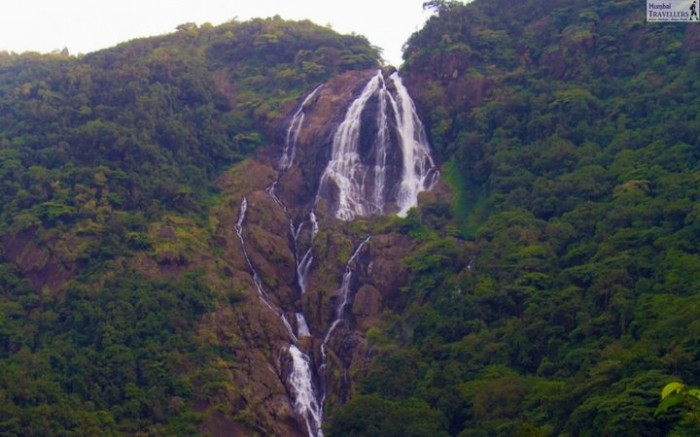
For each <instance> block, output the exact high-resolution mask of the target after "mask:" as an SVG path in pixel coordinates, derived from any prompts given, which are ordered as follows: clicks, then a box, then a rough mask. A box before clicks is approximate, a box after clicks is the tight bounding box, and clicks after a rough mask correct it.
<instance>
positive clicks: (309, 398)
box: [289, 345, 323, 437]
mask: <svg viewBox="0 0 700 437" xmlns="http://www.w3.org/2000/svg"><path fill="white" fill-rule="evenodd" d="M289 354H290V355H291V356H292V374H291V375H289V382H290V383H291V384H292V387H293V389H294V397H295V399H294V409H295V410H296V411H297V412H298V413H300V414H301V415H302V416H303V417H304V421H305V422H306V429H307V430H308V432H309V436H310V437H323V431H322V430H321V423H322V421H323V415H322V413H323V411H322V405H321V404H320V403H319V402H318V399H317V395H316V392H315V391H314V387H313V374H312V372H311V365H310V363H309V357H308V356H307V355H306V354H304V353H303V352H302V351H300V350H299V348H298V347H296V346H295V345H291V346H289Z"/></svg>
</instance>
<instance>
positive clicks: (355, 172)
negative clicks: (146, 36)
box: [235, 71, 438, 437]
mask: <svg viewBox="0 0 700 437" xmlns="http://www.w3.org/2000/svg"><path fill="white" fill-rule="evenodd" d="M322 89H323V85H322V86H319V87H317V88H316V89H315V90H313V92H311V93H310V94H309V95H308V96H306V97H305V99H304V100H303V101H302V103H301V104H300V106H299V108H298V109H297V111H296V112H295V113H294V114H293V116H292V118H291V121H290V124H289V127H288V129H287V131H286V136H285V144H284V149H283V153H282V156H281V158H280V160H279V162H278V164H277V167H278V170H279V174H278V177H277V179H276V180H275V181H274V182H272V184H270V185H269V186H268V187H267V189H266V192H267V194H268V195H269V196H270V197H271V198H272V200H273V201H274V204H275V205H277V207H279V208H281V209H282V211H283V212H284V214H285V216H286V217H287V220H288V223H289V226H288V241H289V242H290V248H291V250H292V252H293V254H294V262H295V268H296V270H295V282H296V294H297V296H296V302H297V303H295V304H294V305H293V306H294V307H291V308H288V307H285V308H281V307H280V306H278V305H277V304H275V303H274V300H273V299H271V297H270V294H269V293H268V291H267V290H265V287H264V282H263V280H262V279H261V278H260V276H259V274H258V270H257V269H256V266H255V265H254V263H253V262H252V260H251V257H250V256H249V253H248V250H247V247H246V240H245V232H244V224H245V220H246V212H247V208H248V199H247V198H246V197H243V198H242V200H241V205H240V214H239V218H238V222H237V223H236V225H235V228H236V233H237V235H238V238H239V240H240V244H241V250H242V251H243V254H244V258H245V261H246V263H247V266H248V268H249V270H250V272H251V275H252V277H253V282H254V284H255V287H256V289H257V291H258V295H259V297H260V299H261V301H262V302H263V303H264V305H265V306H266V307H267V308H268V309H269V310H270V311H273V312H274V313H275V314H276V315H277V316H278V317H279V318H280V320H281V321H282V323H283V325H284V326H285V329H286V330H287V332H288V341H289V345H288V346H287V347H286V348H285V350H284V352H285V353H286V354H288V356H289V359H290V361H291V371H290V373H289V374H288V375H280V377H281V378H282V380H283V381H287V384H288V387H289V390H290V395H291V397H292V398H293V405H294V409H295V411H296V413H297V414H298V415H299V416H301V417H302V418H303V420H304V422H305V425H306V429H307V432H308V435H309V436H310V437H322V436H323V431H322V424H323V407H324V404H325V401H326V397H327V387H326V371H327V367H328V356H329V351H330V350H331V347H332V346H331V344H332V340H333V338H334V335H335V334H336V332H337V331H338V328H339V326H341V325H343V324H346V326H349V324H350V323H352V320H351V318H350V317H349V316H350V314H349V308H350V307H351V306H352V303H353V299H354V293H355V291H356V284H353V275H354V274H355V272H356V269H357V268H358V266H359V265H360V263H361V255H362V254H363V250H365V248H367V247H368V246H369V245H370V242H371V237H366V238H364V239H362V240H356V242H355V247H354V249H353V251H352V254H351V255H350V257H349V258H348V259H347V262H346V264H345V269H344V271H342V272H338V275H339V280H340V285H339V287H338V288H337V289H336V291H335V293H334V302H335V303H334V311H333V313H332V314H333V316H332V317H333V318H332V320H329V321H327V325H326V327H325V328H324V327H320V326H316V325H317V324H318V323H316V325H312V326H311V328H310V327H309V324H308V323H307V320H306V311H305V308H303V303H299V302H304V301H303V300H302V299H301V298H302V297H303V296H304V295H305V294H306V293H307V287H308V286H309V284H308V278H309V274H310V272H311V269H312V267H313V265H314V244H315V240H316V237H317V236H318V234H319V229H320V224H319V221H318V218H317V211H316V205H317V203H318V202H319V201H320V200H321V199H324V200H326V201H328V199H330V200H329V201H328V204H329V205H330V210H329V211H327V212H330V213H331V214H332V215H333V216H335V218H337V219H340V220H343V221H350V220H353V219H354V218H356V217H359V216H367V215H373V214H398V215H400V216H405V215H406V214H407V212H408V210H409V209H410V208H411V207H414V206H416V204H417V196H418V193H420V192H421V191H425V190H430V189H431V188H432V186H433V185H434V183H435V182H436V181H437V178H438V172H437V170H436V168H435V165H434V163H433V160H432V158H431V156H430V149H429V146H428V143H427V139H426V135H425V131H424V128H423V126H422V124H421V122H420V120H419V118H418V116H417V114H416V110H415V107H414V104H413V101H412V100H411V98H410V96H409V95H408V92H407V90H406V88H405V87H404V86H403V84H402V82H401V78H400V77H399V76H398V74H397V73H393V74H391V75H390V76H389V77H388V79H385V77H384V74H383V73H382V72H381V71H378V72H377V73H376V74H375V75H374V76H373V77H372V78H371V79H370V80H369V82H367V84H366V85H365V86H364V88H363V89H362V91H361V92H360V95H359V96H358V97H357V98H355V99H354V100H353V101H352V102H351V103H350V105H349V106H348V109H347V110H346V112H345V115H344V117H343V119H342V121H341V122H340V124H339V125H338V127H337V129H336V130H335V133H334V134H333V137H332V143H331V153H330V159H329V161H328V163H327V165H326V166H325V168H324V169H323V171H322V173H321V176H320V180H319V181H318V190H317V194H316V199H315V201H314V202H313V204H312V206H310V208H309V209H308V210H306V212H302V213H301V214H299V211H296V212H295V213H296V217H297V219H296V220H297V221H298V223H296V222H295V213H292V212H291V211H290V210H288V208H287V206H286V205H285V203H284V202H283V201H282V200H281V199H280V198H279V197H278V195H277V192H276V190H277V185H278V183H279V181H280V177H281V175H283V174H284V173H285V172H287V171H289V170H290V168H291V167H292V166H293V165H294V164H295V158H296V155H297V148H298V147H299V146H300V144H299V140H300V134H301V132H302V129H303V127H304V121H305V118H306V116H307V109H308V108H309V107H313V105H314V102H315V100H314V99H315V98H321V97H320V96H319V95H320V94H323V93H322V92H321V90H322ZM368 132H369V133H368ZM302 236H303V238H302ZM355 282H356V281H355ZM353 287H355V288H353ZM280 305H281V306H284V305H283V304H280ZM288 315H289V316H292V317H293V318H292V321H293V325H294V326H292V324H291V323H290V322H289V319H288V317H287V316H288ZM307 338H308V339H310V341H305V339H307ZM314 340H315V341H316V343H314ZM314 344H315V345H316V348H317V349H315V350H316V351H317V352H318V353H319V355H317V356H316V360H314V359H313V358H312V357H313V354H314ZM345 366H346V365H345V364H344V365H343V367H345ZM342 370H343V372H344V375H345V378H347V370H348V369H346V368H343V369H342Z"/></svg>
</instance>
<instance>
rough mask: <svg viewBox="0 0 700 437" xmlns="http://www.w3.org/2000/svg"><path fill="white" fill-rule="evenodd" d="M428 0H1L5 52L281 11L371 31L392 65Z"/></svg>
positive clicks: (92, 44)
mask: <svg viewBox="0 0 700 437" xmlns="http://www.w3.org/2000/svg"><path fill="white" fill-rule="evenodd" d="M424 1H425V0H0V50H6V51H10V52H16V53H22V52H25V51H37V52H41V53H47V52H51V51H54V50H62V49H63V48H67V49H68V50H69V52H70V53H71V54H84V53H89V52H92V51H95V50H99V49H103V48H107V47H111V46H114V45H116V44H118V43H120V42H125V41H128V40H130V39H134V38H139V37H144V36H154V35H162V34H165V33H170V32H173V31H175V27H177V25H179V24H182V23H188V22H194V23H197V24H203V23H207V22H209V23H211V24H214V25H216V24H221V23H224V22H227V21H230V20H232V19H237V20H241V21H243V20H247V19H250V18H254V17H271V16H274V15H280V16H281V17H282V18H285V19H289V20H302V19H307V18H308V19H309V20H311V21H313V22H315V23H317V24H320V25H330V26H331V27H332V28H333V29H334V30H336V31H337V32H340V33H351V32H355V33H357V34H360V35H364V36H366V37H367V39H368V40H369V41H370V43H371V44H373V45H375V46H378V47H380V48H382V50H383V57H384V59H385V60H386V61H387V63H389V64H393V65H396V66H398V65H399V64H400V63H401V46H402V45H403V43H404V42H406V40H407V39H408V37H409V36H410V35H411V34H412V33H413V32H415V31H416V30H418V29H420V28H421V27H422V25H423V23H424V22H425V20H426V19H427V18H428V17H429V16H430V12H429V11H423V8H422V5H423V3H424Z"/></svg>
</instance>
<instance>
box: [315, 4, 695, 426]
mask: <svg viewBox="0 0 700 437" xmlns="http://www.w3.org/2000/svg"><path fill="white" fill-rule="evenodd" d="M431 4H432V5H433V6H435V7H436V10H437V12H438V14H437V15H435V16H434V17H432V18H431V19H430V20H429V22H428V23H427V24H426V26H425V27H424V29H422V30H420V31H419V32H417V33H416V34H414V35H413V36H412V37H411V39H410V40H409V42H408V44H407V49H406V52H405V59H406V64H405V66H404V71H403V74H404V76H405V81H406V83H407V84H408V86H409V89H411V91H412V92H413V94H414V97H415V99H416V102H417V105H418V107H419V112H421V114H422V115H423V117H424V120H426V122H427V125H428V127H429V132H430V136H431V139H432V144H433V146H434V148H435V150H436V151H437V153H438V155H439V157H440V159H441V160H442V161H443V162H445V164H444V168H443V170H444V174H445V177H446V179H447V180H448V181H449V182H450V185H451V186H452V187H453V189H454V191H455V193H456V198H455V202H454V203H453V204H452V205H451V206H450V208H448V209H445V208H440V209H437V208H434V207H431V208H424V209H422V210H421V209H419V211H418V213H417V214H415V215H413V216H409V218H408V222H407V223H411V225H410V226H411V227H410V228H408V231H409V234H410V235H412V236H413V238H414V241H417V242H419V246H418V248H417V249H416V251H415V253H414V254H413V255H412V256H410V257H409V258H408V259H406V260H405V262H406V263H407V265H409V266H410V268H411V271H412V275H411V279H410V284H409V286H407V287H406V288H405V290H406V293H405V296H406V297H405V299H406V300H405V302H404V303H399V305H398V306H397V307H396V308H395V312H394V314H392V315H391V316H390V317H388V319H387V320H388V321H387V322H386V324H385V325H384V327H383V328H382V329H381V330H380V331H378V332H374V333H373V337H372V338H373V339H374V343H373V344H374V346H375V348H376V349H377V350H378V351H379V353H378V355H377V357H376V358H375V360H374V362H373V364H372V365H371V366H370V369H369V374H368V376H367V378H365V379H364V380H362V381H360V383H359V387H360V389H359V393H358V396H357V397H355V398H354V399H353V400H351V401H350V402H349V403H348V404H347V406H345V407H344V408H341V409H340V410H339V411H338V412H337V414H336V415H335V419H334V420H333V421H332V423H331V424H330V426H329V435H368V434H372V433H376V434H380V435H401V434H402V433H404V434H405V433H408V432H412V431H411V430H415V432H414V433H413V434H412V435H437V434H438V433H439V432H442V433H446V434H449V435H489V436H493V435H513V434H516V435H576V436H589V435H590V436H593V435H615V436H624V435H629V436H638V435H649V436H652V435H654V436H656V435H692V434H693V433H694V432H695V433H696V432H697V429H695V431H693V426H694V425H693V424H692V423H691V421H690V419H689V418H688V417H687V416H685V415H683V414H682V411H681V410H673V409H672V410H669V411H668V412H667V413H665V414H663V415H661V416H659V417H655V416H654V414H653V413H654V410H655V408H656V406H657V404H658V402H659V393H660V390H661V387H663V386H664V384H665V383H667V382H669V381H671V380H676V379H682V380H684V381H686V382H688V383H690V384H691V385H697V384H698V383H700V381H699V380H698V367H697V363H698V358H700V349H699V348H698V344H697V341H696V340H695V335H694V334H693V332H694V330H695V329H696V328H697V320H698V316H699V315H700V314H698V311H697V309H698V308H699V306H698V304H699V303H700V300H699V299H700V294H699V292H700V270H698V266H700V254H699V253H698V250H697V248H698V243H699V242H700V241H699V239H700V233H699V232H698V231H699V229H698V220H697V218H698V207H697V201H698V196H699V195H700V193H699V192H698V185H697V182H698V176H699V175H700V173H699V172H700V165H699V162H698V159H699V158H700V147H699V144H700V119H699V118H698V114H699V113H700V95H699V94H698V90H699V88H700V83H699V82H698V81H697V80H696V72H697V70H698V65H700V64H698V62H700V57H699V56H698V51H697V49H698V44H700V26H695V25H682V24H658V23H657V24H653V23H645V21H644V20H645V18H644V17H645V10H644V7H643V6H642V5H640V4H638V3H637V2H626V1H566V2H563V1H556V0H550V1H525V2H516V3H513V2H505V1H498V0H496V1H474V2H471V3H469V4H467V5H461V4H459V3H457V2H431ZM455 237H457V238H455ZM417 416H419V417H422V419H417V418H416V417H417ZM408 417H411V418H413V419H408ZM397 423H401V424H404V425H405V427H404V426H401V427H398V428H397V426H396V424H397Z"/></svg>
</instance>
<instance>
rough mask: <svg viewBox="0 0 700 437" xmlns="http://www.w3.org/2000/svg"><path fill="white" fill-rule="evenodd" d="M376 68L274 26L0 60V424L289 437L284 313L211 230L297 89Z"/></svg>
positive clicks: (309, 34)
mask: <svg viewBox="0 0 700 437" xmlns="http://www.w3.org/2000/svg"><path fill="white" fill-rule="evenodd" d="M378 63H379V60H378V54H377V51H376V49H374V48H372V47H371V46H369V44H368V43H367V41H366V40H365V39H364V38H362V37H359V36H342V35H338V34H336V33H335V32H333V31H331V30H329V29H327V28H323V27H320V26H316V25H314V24H312V23H310V22H287V21H283V20H281V19H279V18H272V19H265V20H252V21H250V22H244V23H238V22H231V23H228V24H225V25H222V26H219V27H212V26H208V25H204V26H202V27H196V26H191V25H183V26H181V27H180V29H179V30H178V32H177V33H174V34H172V35H168V36H164V37H157V38H148V39H142V40H135V41H132V42H129V43H125V44H122V45H120V46H117V47H115V48H113V49H109V50H104V51H101V52H97V53H94V54H90V55H87V56H84V57H81V58H72V57H68V56H64V55H46V56H40V55H34V54H25V55H14V54H0V163H1V164H0V187H1V188H0V193H1V194H0V219H1V220H0V241H2V249H0V257H1V258H0V261H1V264H0V308H1V309H2V311H1V312H0V315H1V316H0V320H2V323H1V326H2V327H1V328H0V345H1V346H0V387H1V389H0V391H2V395H1V396H0V428H1V429H3V432H4V433H5V434H6V435H32V434H34V435H36V434H41V435H67V434H79V435H93V434H97V433H105V434H107V435H134V434H136V433H139V432H140V433H144V434H148V435H192V434H195V433H198V432H201V433H211V434H214V435H230V433H234V434H244V435H246V434H247V435H253V434H256V433H258V434H274V435H300V433H301V432H302V431H301V428H300V424H299V423H298V421H297V418H296V417H295V415H294V412H293V411H292V408H291V407H290V406H289V400H288V394H287V392H286V389H285V387H284V385H283V384H282V383H281V381H279V378H277V377H276V376H275V375H274V373H272V372H269V371H268V370H267V368H266V366H267V365H268V364H267V363H269V362H270V357H271V356H272V357H274V356H275V354H276V353H277V351H274V350H273V349H267V348H271V347H272V345H273V344H274V342H273V341H272V340H271V339H272V338H274V336H275V334H274V329H271V328H270V325H271V324H272V325H276V324H277V322H276V321H270V320H269V315H266V314H265V311H264V310H261V308H260V303H259V302H258V300H257V297H256V295H255V294H254V293H255V292H254V288H252V289H251V287H252V283H248V282H246V281H248V278H249V273H248V272H247V271H245V269H243V270H244V271H237V270H236V266H240V264H236V263H238V262H240V256H241V255H240V253H239V251H233V250H232V249H231V250H230V249H229V246H228V245H229V244H234V243H235V240H233V241H229V240H227V239H226V235H221V234H220V232H221V231H220V230H219V228H218V227H217V225H216V223H217V221H221V220H223V219H224V218H225V216H226V214H230V213H232V211H235V209H232V208H229V207H228V201H229V200H230V196H233V195H234V193H235V195H239V194H240V191H236V190H233V189H232V188H231V187H230V186H229V185H227V184H226V182H225V181H226V177H225V175H224V176H221V174H222V173H224V172H225V170H227V169H229V168H231V166H232V165H234V164H236V163H241V162H242V161H243V160H244V159H245V158H247V157H249V156H251V155H253V154H254V153H255V152H257V151H258V150H259V149H261V148H262V146H264V145H267V144H271V143H274V144H280V138H279V137H282V136H283V132H284V126H283V124H282V123H283V122H284V117H286V116H287V114H288V112H290V111H292V110H293V107H294V106H295V105H296V101H297V99H298V98H299V97H300V95H301V94H302V93H305V92H307V90H309V89H313V87H315V86H317V85H318V84H319V83H321V82H323V81H325V80H327V79H329V78H330V77H332V76H334V75H336V74H338V73H340V72H343V71H346V70H354V69H364V68H370V67H374V68H376V67H377V65H378ZM251 165H253V164H251V163H246V164H239V167H234V168H235V169H236V170H234V171H235V172H236V175H237V177H240V176H241V175H242V176H243V177H245V178H247V179H248V180H247V181H246V182H245V183H248V184H253V185H254V184H256V183H258V184H262V183H265V181H267V179H266V176H265V172H264V171H263V172H262V173H261V172H259V171H258V172H255V171H254V172H253V173H246V171H245V168H250V166H251ZM253 168H254V169H256V170H260V169H261V168H262V167H259V166H258V167H253ZM267 171H269V173H267V174H268V176H269V175H270V174H272V173H274V170H273V169H267ZM220 176H221V178H220ZM222 178H223V179H222ZM217 180H218V182H217V183H214V181H217ZM239 200H240V199H237V202H238V201H239ZM222 209H223V210H224V212H222ZM234 223H235V220H234ZM229 251H230V252H231V253H229ZM234 252H235V253H238V255H234ZM222 254H227V255H230V256H229V257H227V258H226V259H224V258H222V256H221V255H222ZM266 318H267V322H266ZM258 319H259V320H258ZM270 331H272V332H270ZM266 350H267V352H266ZM273 361H274V359H273Z"/></svg>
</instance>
